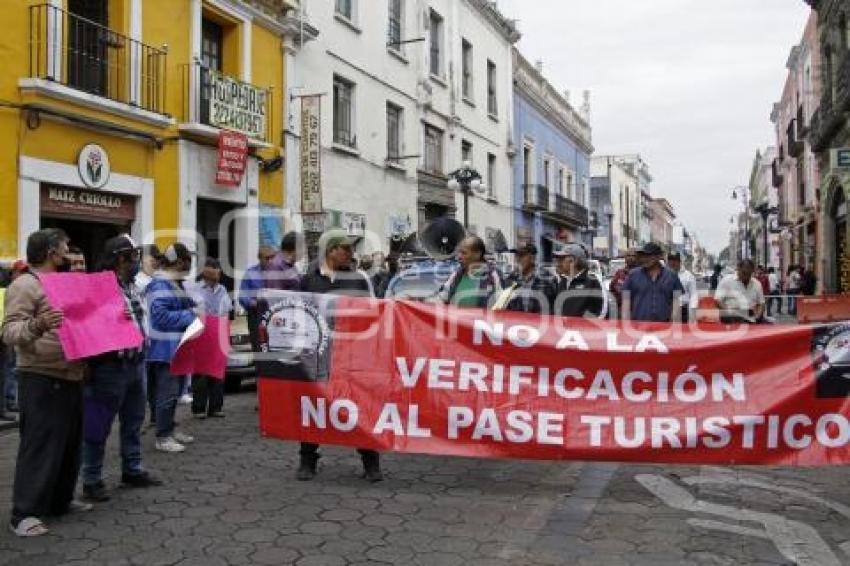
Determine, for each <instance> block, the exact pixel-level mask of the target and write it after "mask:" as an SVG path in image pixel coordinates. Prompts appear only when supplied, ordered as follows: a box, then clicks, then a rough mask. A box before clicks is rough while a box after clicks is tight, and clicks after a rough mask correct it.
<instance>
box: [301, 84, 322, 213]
mask: <svg viewBox="0 0 850 566" xmlns="http://www.w3.org/2000/svg"><path fill="white" fill-rule="evenodd" d="M321 127H322V99H321V97H320V96H305V97H303V98H302V99H301V213H302V214H321V213H322V160H321V140H322V134H321Z"/></svg>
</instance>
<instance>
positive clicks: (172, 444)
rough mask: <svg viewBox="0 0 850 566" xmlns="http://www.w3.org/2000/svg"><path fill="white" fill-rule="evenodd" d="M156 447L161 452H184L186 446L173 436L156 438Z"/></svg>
mask: <svg viewBox="0 0 850 566" xmlns="http://www.w3.org/2000/svg"><path fill="white" fill-rule="evenodd" d="M156 449H157V450H159V451H160V452H183V451H184V450H186V447H185V446H183V445H182V444H180V443H179V442H177V440H175V439H174V438H173V437H171V436H168V437H166V438H157V439H156Z"/></svg>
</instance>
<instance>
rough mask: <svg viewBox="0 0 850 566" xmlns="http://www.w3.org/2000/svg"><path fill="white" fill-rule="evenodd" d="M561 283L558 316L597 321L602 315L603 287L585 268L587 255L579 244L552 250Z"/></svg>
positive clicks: (557, 305)
mask: <svg viewBox="0 0 850 566" xmlns="http://www.w3.org/2000/svg"><path fill="white" fill-rule="evenodd" d="M553 255H554V256H555V257H556V258H557V259H558V272H559V274H560V275H561V281H560V284H559V285H558V298H557V300H556V301H555V308H556V310H557V312H559V313H560V314H561V316H573V317H586V318H600V317H602V316H604V314H605V313H604V311H605V295H604V293H603V291H602V284H601V283H600V282H599V280H598V279H597V278H596V277H595V276H594V275H593V274H591V273H590V272H589V271H588V269H587V260H588V254H587V250H586V249H585V248H584V246H582V245H581V244H576V243H573V244H566V245H564V246H562V247H560V248H558V249H556V250H555V252H554V253H553Z"/></svg>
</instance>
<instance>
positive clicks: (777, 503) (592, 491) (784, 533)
mask: <svg viewBox="0 0 850 566" xmlns="http://www.w3.org/2000/svg"><path fill="white" fill-rule="evenodd" d="M226 409H227V411H228V416H227V418H226V419H222V420H214V421H191V420H189V419H188V416H187V414H186V413H187V411H186V409H185V408H181V414H182V415H183V417H184V426H185V428H186V429H188V430H189V431H191V433H192V434H195V435H196V438H197V441H196V443H195V444H194V445H192V446H191V447H190V449H189V450H188V451H187V452H186V453H184V454H178V455H163V454H160V453H158V452H154V451H153V449H152V445H153V435H152V433H151V432H150V430H149V431H148V432H147V433H146V435H145V446H146V448H147V452H146V455H147V464H148V467H149V468H150V469H151V470H152V471H154V472H155V473H157V474H158V475H160V476H161V477H162V478H163V479H164V480H165V481H166V482H167V483H166V485H165V486H163V487H162V488H156V489H150V490H129V489H121V488H118V487H115V489H114V490H113V491H112V496H113V497H112V501H110V502H108V503H105V504H101V505H98V506H97V507H96V508H95V510H94V511H92V512H90V513H87V514H81V515H74V516H70V517H67V518H64V519H61V520H57V521H51V522H49V523H48V524H49V526H50V527H51V528H52V530H51V534H50V535H48V536H46V537H43V538H41V539H32V540H25V539H16V538H15V537H14V536H13V535H11V533H9V531H8V530H7V529H5V528H4V529H3V531H2V534H0V564H2V565H4V566H5V565H21V566H36V565H55V564H69V565H70V564H80V565H82V564H86V565H96V564H110V565H118V564H138V565H140V566H141V565H144V566H156V565H170V564H181V565H190V564H203V565H204V566H218V565H226V564H297V565H298V566H310V565H329V566H332V565H346V564H350V565H365V564H421V565H427V566H432V565H433V566H438V565H455V564H456V565H462V564H463V565H475V566H484V565H493V566H497V565H507V564H518V565H520V564H529V565H533V564H598V565H616V564H648V565H650V564H651V565H658V564H729V565H732V564H735V565H737V564H765V565H767V564H793V563H795V560H792V559H791V558H790V557H789V556H796V562H797V563H799V564H840V563H848V560H850V557H848V554H846V553H845V551H844V550H842V545H844V548H848V546H850V545H848V544H847V541H848V538H850V537H848V533H850V529H848V526H850V506H847V505H846V504H847V503H850V482H848V481H847V473H846V470H845V469H843V468H838V467H836V468H828V469H820V470H806V469H799V470H793V469H767V468H758V469H756V468H750V469H745V470H741V469H734V470H733V469H729V468H693V467H673V466H664V467H660V466H632V465H629V466H626V465H616V464H589V463H588V464H582V463H570V462H561V463H558V462H552V463H549V462H541V463H538V462H525V461H496V460H470V459H449V458H436V457H425V456H405V455H388V456H386V457H385V468H386V475H387V480H386V481H384V482H382V483H378V484H375V485H369V484H367V483H365V482H364V480H362V479H360V478H359V477H358V474H359V471H360V465H359V459H358V457H357V455H356V453H355V452H354V451H353V450H342V449H337V448H329V449H325V451H324V457H323V459H322V461H321V468H320V473H319V476H318V477H317V478H316V480H315V481H313V482H309V483H301V482H297V481H295V480H294V472H295V468H294V466H295V463H296V460H297V457H296V451H297V449H296V447H295V446H294V445H292V444H284V443H281V442H278V441H272V440H263V439H261V438H260V437H259V435H258V434H257V424H256V413H255V412H254V394H253V393H252V392H245V393H242V394H240V395H237V396H230V397H228V399H227V406H226ZM16 445H17V433H16V432H14V431H11V432H6V433H3V435H2V436H0V468H2V472H1V474H2V475H0V478H2V484H0V508H2V510H3V513H4V515H6V514H7V513H8V509H9V499H10V492H11V478H12V475H13V467H14V459H15V449H16ZM109 454H110V457H111V462H112V464H111V467H110V477H109V478H107V483H108V484H110V485H111V486H114V485H115V484H116V483H117V479H118V478H117V472H116V465H117V462H116V460H117V458H116V456H117V447H114V446H113V447H112V448H111V449H110V452H109ZM676 489H678V490H679V491H678V492H677V491H676ZM665 490H666V491H665ZM681 494H693V496H694V497H696V498H697V499H700V500H704V501H706V502H710V503H712V504H715V505H707V504H705V503H699V502H695V501H694V500H693V499H689V498H690V495H686V496H684V497H680V495H681ZM662 499H664V501H662ZM842 503H844V505H842ZM738 507H740V508H743V509H747V510H751V511H740V510H737V509H736V508H738ZM730 510H731V511H730ZM755 512H759V513H758V514H757V513H755ZM748 513H749V514H748ZM4 522H5V517H4ZM777 533H779V535H777ZM774 539H778V540H774ZM783 540H784V545H785V547H786V548H784V554H783V551H781V550H780V549H779V546H777V542H779V544H780V545H782V544H783ZM795 552H796V553H797V554H793V553H795ZM789 553H790V554H789Z"/></svg>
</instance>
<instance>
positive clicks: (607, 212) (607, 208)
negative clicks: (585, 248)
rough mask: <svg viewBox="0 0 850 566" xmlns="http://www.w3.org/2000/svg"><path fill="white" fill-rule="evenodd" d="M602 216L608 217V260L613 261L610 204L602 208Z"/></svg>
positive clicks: (612, 222) (612, 215)
mask: <svg viewBox="0 0 850 566" xmlns="http://www.w3.org/2000/svg"><path fill="white" fill-rule="evenodd" d="M602 214H604V215H605V216H607V217H608V260H609V261H610V260H612V259H614V209H613V208H611V205H610V204H606V205H605V206H603V207H602Z"/></svg>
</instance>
